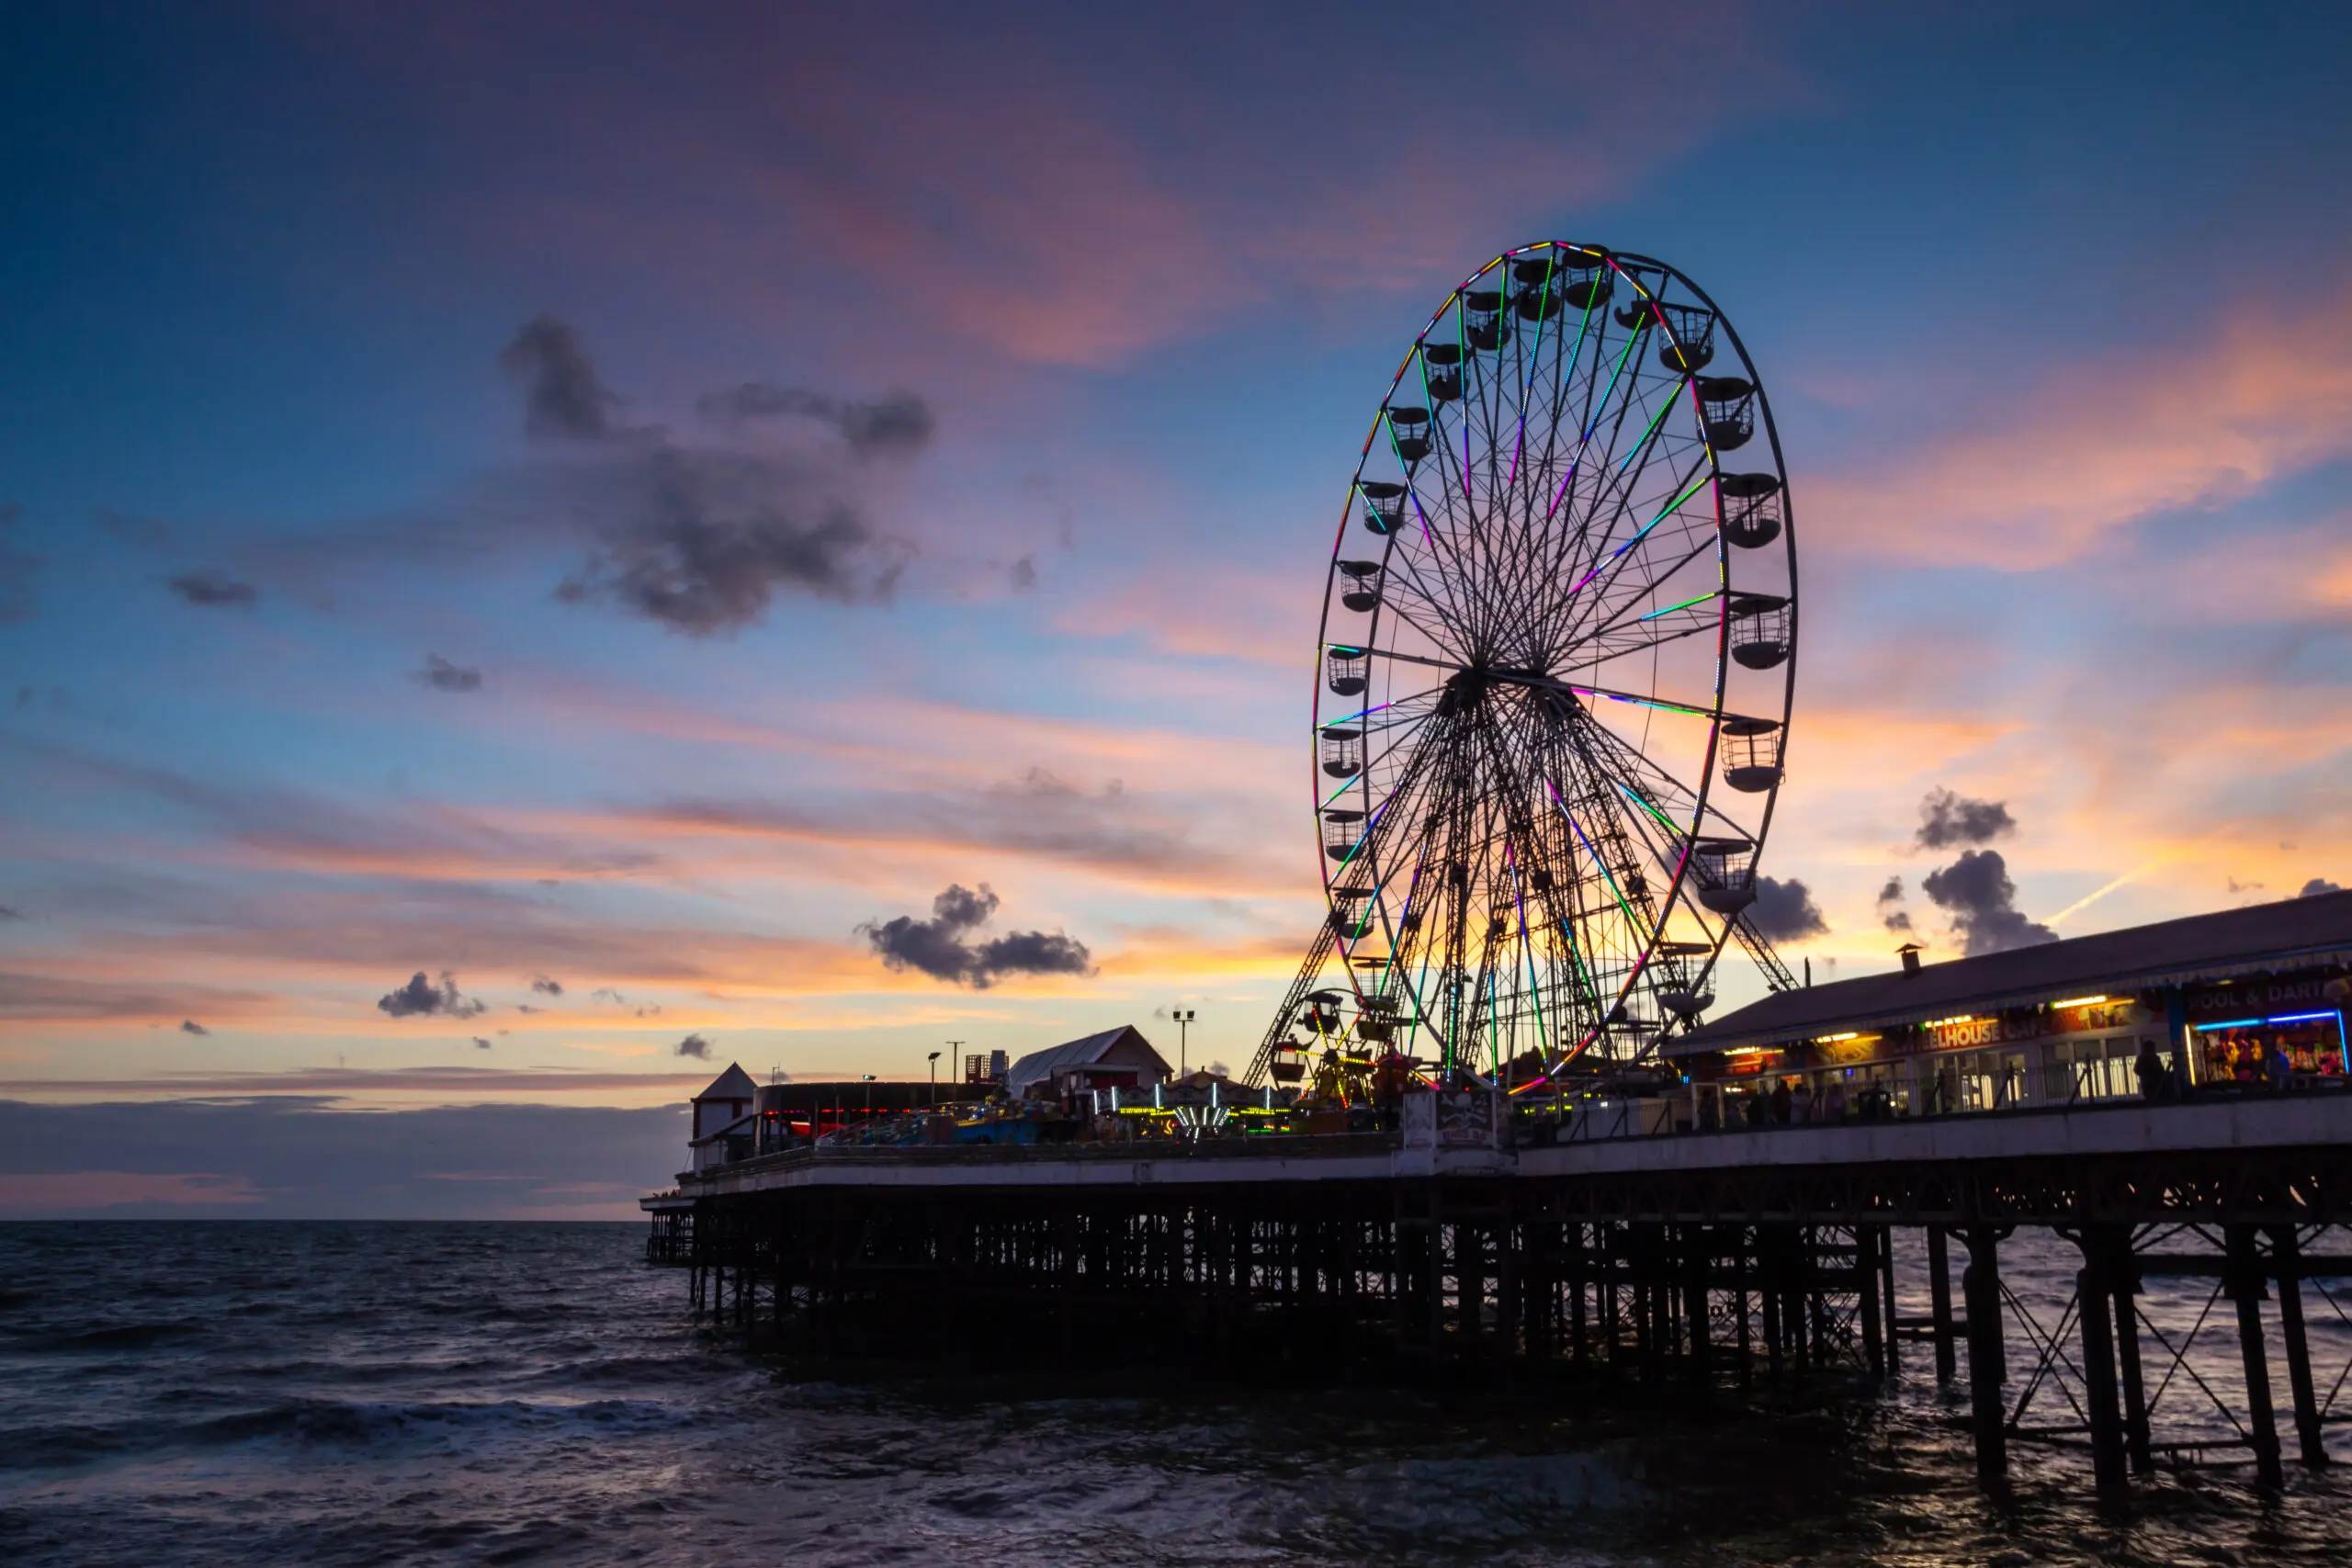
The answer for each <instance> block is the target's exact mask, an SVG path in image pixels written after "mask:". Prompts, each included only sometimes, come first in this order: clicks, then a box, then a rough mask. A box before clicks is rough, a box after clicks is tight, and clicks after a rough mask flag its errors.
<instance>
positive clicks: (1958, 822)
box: [1912, 789, 2018, 850]
mask: <svg viewBox="0 0 2352 1568" xmlns="http://www.w3.org/2000/svg"><path fill="white" fill-rule="evenodd" d="M2017 826H2018V825H2017V821H2016V819H2015V818H2012V817H2010V815H2009V807H2008V803H2007V801H2002V800H1972V799H1970V798H1969V797H1968V796H1967V795H1955V794H1953V793H1952V792H1951V790H1948V789H1931V790H1929V791H1928V797H1927V798H1926V799H1925V800H1923V801H1921V802H1920V803H1919V830H1918V832H1917V833H1916V834H1915V835H1913V837H1912V842H1913V843H1915V844H1917V846H1918V847H1919V848H1921V849H1923V850H1950V849H1957V848H1960V847H1962V846H1963V845H1973V844H1989V843H1991V842H1992V841H1993V840H1996V839H1997V838H2000V837H2001V836H2002V835H2004V834H2006V833H2014V832H2016V831H2017Z"/></svg>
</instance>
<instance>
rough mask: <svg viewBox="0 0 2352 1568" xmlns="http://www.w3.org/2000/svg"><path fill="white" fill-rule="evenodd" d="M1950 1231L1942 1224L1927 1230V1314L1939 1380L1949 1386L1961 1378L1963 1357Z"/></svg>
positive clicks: (1930, 1226) (1937, 1378) (1931, 1226)
mask: <svg viewBox="0 0 2352 1568" xmlns="http://www.w3.org/2000/svg"><path fill="white" fill-rule="evenodd" d="M1928 1318H1929V1328H1930V1331H1931V1332H1932V1333H1933V1334H1934V1336H1935V1342H1936V1381H1937V1382H1939V1383H1949V1382H1951V1381H1952V1379H1953V1378H1955V1377H1958V1376H1959V1375H1960V1357H1959V1354H1958V1352H1957V1350H1956V1348H1955V1345H1956V1342H1957V1340H1958V1337H1959V1336H1958V1333H1957V1331H1956V1330H1955V1329H1954V1328H1953V1325H1952V1316H1951V1231H1950V1230H1949V1229H1947V1228H1946V1227H1945V1226H1943V1225H1929V1226H1928Z"/></svg>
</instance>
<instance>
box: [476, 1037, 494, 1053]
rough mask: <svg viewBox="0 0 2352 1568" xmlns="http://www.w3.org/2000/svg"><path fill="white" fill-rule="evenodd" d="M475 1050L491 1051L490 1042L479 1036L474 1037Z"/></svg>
mask: <svg viewBox="0 0 2352 1568" xmlns="http://www.w3.org/2000/svg"><path fill="white" fill-rule="evenodd" d="M474 1049H475V1050H477V1051H487V1050H489V1049H490V1042H489V1041H487V1040H484V1039H483V1038H482V1037H481V1035H479V1034H477V1035H475V1036H474Z"/></svg>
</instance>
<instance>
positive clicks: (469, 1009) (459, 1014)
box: [376, 969, 490, 1018]
mask: <svg viewBox="0 0 2352 1568" xmlns="http://www.w3.org/2000/svg"><path fill="white" fill-rule="evenodd" d="M376 1006H377V1008H378V1010H380V1011H382V1012H384V1013H385V1014H387V1015H389V1016H390V1017H392V1018H429V1017H432V1016H434V1015H435V1014H438V1015H439V1016H441V1017H443V1018H478V1017H480V1016H481V1014H483V1013H486V1012H488V1011H489V1010H490V1004H489V1003H488V1002H482V1001H476V1000H475V999H473V998H470V997H467V996H462V995H460V994H459V993H458V977H457V976H455V975H452V974H450V973H449V972H448V971H447V969H444V970H443V971H441V984H440V985H438V986H435V985H434V984H433V982H432V981H430V980H428V979H426V978H425V977H424V970H422V969H420V970H418V971H417V972H416V973H415V974H414V975H413V976H410V977H409V982H408V984H407V985H405V986H402V987H401V988H400V989H399V990H397V991H394V992H392V993H391V994H390V995H389V996H384V997H379V998H377V999H376Z"/></svg>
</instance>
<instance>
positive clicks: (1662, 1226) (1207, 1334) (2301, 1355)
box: [648, 1094, 2352, 1488]
mask: <svg viewBox="0 0 2352 1568" xmlns="http://www.w3.org/2000/svg"><path fill="white" fill-rule="evenodd" d="M1436 1131H1437V1133H1438V1134H1439V1135H1437V1136H1435V1137H1431V1138H1429V1139H1427V1140H1426V1141H1422V1142H1420V1143H1419V1145H1416V1143H1415V1141H1414V1139H1413V1136H1412V1134H1410V1133H1397V1134H1358V1135H1353V1136H1337V1137H1317V1138H1307V1137H1301V1138H1265V1139H1250V1140H1247V1141H1239V1140H1236V1141H1231V1142H1227V1143H1217V1142H1201V1143H1196V1144H1192V1145H1174V1146H1165V1147H1159V1148H1151V1149H1148V1150H1143V1149H1138V1148H1136V1147H1134V1146H1125V1147H1123V1146H1120V1145H1069V1146H1060V1147H1056V1146H1050V1145H1047V1146H1032V1147H982V1148H921V1147H916V1148H869V1149H857V1148H842V1149H831V1148H806V1149H798V1150H794V1151H791V1152H787V1153H784V1154H779V1155H775V1156H766V1157H763V1158H759V1159H753V1160H750V1161H744V1162H740V1163H738V1164H736V1165H734V1166H730V1167H727V1168H721V1169H719V1170H716V1171H712V1172H709V1173H707V1174H706V1175H705V1176H703V1177H702V1178H701V1179H696V1180H693V1181H690V1182H687V1183H684V1184H682V1186H681V1188H680V1190H678V1191H677V1192H676V1193H674V1194H664V1195H662V1196H661V1197H659V1198H656V1199H651V1200H649V1201H648V1205H649V1207H650V1208H651V1209H652V1211H653V1213H655V1215H656V1223H657V1231H656V1236H655V1255H656V1256H657V1257H658V1258H661V1259H662V1260H663V1261H669V1262H674V1263H678V1264H681V1265H684V1267H686V1268H687V1269H689V1270H690V1271H691V1278H692V1281H693V1283H692V1287H691V1289H692V1293H693V1300H694V1303H695V1307H696V1310H698V1311H700V1312H703V1313H707V1314H711V1315H712V1316H713V1317H715V1318H717V1319H718V1320H720V1321H722V1322H725V1323H728V1324H731V1325H735V1326H737V1327H740V1328H743V1329H751V1328H754V1327H759V1328H762V1329H763V1330H766V1331H768V1332H772V1333H784V1332H791V1333H793V1334H795V1335H796V1336H797V1339H798V1342H799V1343H801V1344H803V1345H805V1346H806V1347H807V1348H809V1349H811V1350H814V1351H816V1352H818V1353H820V1354H828V1355H837V1356H859V1355H865V1356H888V1357H894V1358H906V1357H910V1356H911V1357H916V1358H921V1357H925V1356H936V1357H941V1358H956V1359H968V1358H971V1357H973V1356H976V1355H978V1356H985V1355H987V1354H988V1353H989V1349H990V1348H991V1347H994V1348H998V1349H999V1350H1000V1351H1002V1350H1003V1349H1004V1348H1008V1347H1018V1351H1017V1355H1018V1357H1019V1358H1020V1359H1023V1360H1025V1361H1030V1362H1042V1363H1044V1364H1045V1365H1048V1366H1050V1365H1052V1364H1055V1363H1057V1362H1060V1361H1064V1360H1085V1361H1089V1362H1100V1361H1102V1360H1103V1359H1106V1358H1109V1359H1119V1358H1126V1359H1159V1360H1169V1359H1187V1358H1193V1359H1202V1360H1215V1359H1217V1358H1220V1357H1225V1358H1231V1357H1238V1356H1246V1357H1249V1358H1250V1362H1251V1364H1252V1365H1254V1366H1257V1367H1260V1368H1261V1369H1264V1371H1265V1373H1266V1375H1269V1376H1273V1377H1285V1378H1295V1379H1311V1380H1343V1379H1348V1378H1379V1377H1396V1376H1399V1375H1405V1376H1426V1377H1430V1378H1435V1379H1439V1380H1442V1381H1443V1382H1448V1383H1453V1384H1467V1385H1474V1386H1475V1385H1487V1386H1499V1385H1509V1386H1514V1387H1521V1388H1526V1387H1531V1386H1538V1385H1541V1384H1542V1383H1544V1382H1545V1381H1546V1380H1556V1381H1559V1382H1563V1383H1566V1382H1574V1381H1577V1380H1600V1381H1601V1382H1616V1383H1634V1384H1676V1385H1680V1386H1684V1387H1691V1386H1702V1387H1704V1386H1713V1385H1716V1384H1724V1385H1748V1384H1752V1383H1754V1382H1757V1381H1758V1380H1783V1381H1785V1380H1788V1379H1791V1378H1797V1377H1804V1376H1808V1375H1818V1374H1822V1373H1844V1374H1848V1375H1853V1376H1860V1377H1862V1378H1866V1379H1888V1378H1893V1377H1894V1376H1896V1375H1898V1373H1899V1372H1900V1371H1903V1366H1902V1363H1903V1359H1904V1355H1905V1349H1906V1348H1914V1347H1916V1348H1917V1350H1916V1351H1915V1353H1916V1354H1921V1355H1922V1356H1923V1360H1922V1365H1921V1367H1920V1369H1919V1371H1920V1372H1921V1373H1922V1374H1923V1375H1933V1376H1936V1377H1938V1378H1939V1379H1942V1380H1945V1381H1947V1382H1949V1381H1951V1380H1954V1379H1958V1378H1962V1377H1963V1376H1964V1378H1965V1380H1966V1385H1967V1387H1968V1389H1969V1390H1970V1394H1971V1400H1970V1412H1971V1425H1972V1427H1973V1433H1974V1438H1975V1443H1976V1452H1977V1459H1978V1464H1979V1468H1980V1471H1981V1472H1982V1473H1983V1474H1984V1475H1985V1478H1986V1479H1987V1480H1988V1481H1995V1482H1997V1481H1998V1480H1999V1479H2000V1478H2001V1477H2002V1476H2003V1475H2004V1474H2005V1473H2006V1471H2007V1453H2008V1450H2009V1448H2010V1446H2011V1445H2013V1444H2017V1443H2025V1442H2036V1443H2046V1444H2055V1445H2061V1446H2069V1447H2075V1448H2079V1449H2081V1450H2085V1451H2086V1452H2087V1454H2088V1456H2089V1458H2090V1461H2091V1464H2092V1467H2093V1469H2094V1472H2095V1474H2096V1477H2097V1479H2098V1483H2099V1484H2100V1485H2102V1486H2104V1487H2109V1488H2114V1487H2120V1486H2124V1485H2126V1484H2128V1482H2129V1477H2130V1476H2131V1474H2132V1473H2134V1472H2146V1471H2148V1470H2149V1469H2151V1468H2153V1467H2154V1465H2156V1464H2158V1463H2170V1464H2188V1463H2200V1462H2213V1461H2242V1462H2250V1463H2251V1464H2252V1465H2253V1466H2254V1467H2255V1469H2256V1472H2257V1473H2258V1475H2259V1476H2260V1477H2261V1478H2262V1479H2263V1480H2264V1481H2265V1482H2267V1483H2274V1484H2275V1483H2278V1482H2279V1481H2280V1480H2281V1479H2282V1477H2283V1468H2282V1467H2283V1465H2284V1463H2285V1461H2286V1458H2287V1456H2288V1454H2289V1453H2290V1452H2291V1454H2292V1456H2293V1457H2294V1458H2295V1459H2296V1460H2297V1461H2300V1462H2302V1463H2305V1464H2314V1465H2316V1464H2323V1463H2325V1462H2326V1461H2327V1457H2328V1456H2327V1450H2326V1445H2325V1442H2324V1430H2325V1428H2326V1427H2328V1426H2330V1425H2333V1424H2336V1423H2339V1422H2341V1421H2343V1420H2344V1419H2346V1415H2347V1414H2352V1406H2347V1405H2346V1403H2345V1402H2344V1401H2343V1400H2342V1398H2341V1392H2340V1391H2341V1390H2342V1388H2343V1386H2344V1385H2345V1382H2346V1377H2345V1373H2344V1371H2342V1370H2340V1369H2335V1368H2332V1367H2322V1366H2315V1365H2314V1364H2313V1360H2312V1352H2311V1348H2310V1343H2309V1337H2308V1336H2307V1334H2306V1332H2305V1327H2304V1319H2305V1313H2306V1310H2307V1303H2306V1299H2305V1298H2306V1295H2307V1294H2309V1295H2311V1296H2312V1297H2314V1298H2316V1299H2315V1301H2314V1302H2313V1303H2310V1304H2312V1305H2314V1306H2316V1307H2317V1310H2321V1311H2324V1312H2333V1311H2334V1310H2335V1301H2336V1298H2335V1297H2333V1296H2329V1295H2328V1294H2327V1293H2326V1291H2325V1287H2324V1285H2319V1286H2314V1285H2313V1283H2312V1282H2313V1281H2315V1280H2324V1279H2326V1278H2329V1277H2342V1276H2352V1245H2347V1244H2346V1237H2345V1234H2344V1228H2345V1227H2346V1225H2347V1224H2352V1095H2336V1094H2329V1095H2311V1096H2305V1097H2293V1098H2288V1099H2284V1100H2256V1099H2246V1100H2228V1101H2215V1102H2211V1103H2198V1104H2184V1105H2164V1106H2144V1107H2143V1106H2139V1105H2134V1104H2128V1103H2127V1104H2107V1105H2093V1106H2088V1107H2083V1108H2076V1109H2070V1110H2049V1111H2017V1112H2014V1113H1993V1114H1986V1115H1975V1116H1964V1115H1963V1116H1953V1117H1951V1118H1945V1119H1935V1118H1930V1119H1924V1120H1919V1121H1915V1122H1891V1123H1882V1124H1876V1125H1860V1126H1836V1127H1791V1128H1775V1129H1771V1130H1769V1131H1756V1132H1729V1133H1720V1134H1705V1135H1701V1134H1679V1135H1678V1134H1657V1135H1651V1136H1646V1137H1623V1138H1601V1139H1596V1140H1593V1141H1590V1142H1588V1143H1581V1144H1575V1145H1566V1146H1559V1147H1552V1148H1532V1149H1507V1148H1502V1147H1498V1146H1494V1145H1487V1146H1461V1145H1458V1144H1456V1145H1448V1143H1447V1142H1446V1140H1445V1138H1444V1136H1443V1133H1444V1129H1442V1128H1439V1129H1437V1130H1436ZM2027 1228H2039V1229H2042V1230H2046V1231H2048V1232H2050V1233H2052V1234H2054V1235H2058V1236H2061V1237H2063V1238H2064V1239H2065V1240H2066V1241H2068V1242H2069V1243H2071V1244H2072V1245H2073V1246H2074V1247H2076V1248H2077V1249H2078V1251H2079V1255H2080V1258H2081V1267H2080V1270H2079V1273H2078V1274H2077V1276H2076V1289H2075V1295H2074V1298H2073V1300H2072V1301H2071V1302H2069V1303H2066V1305H2065V1306H2064V1309H2063V1311H2062V1312H2061V1313H2060V1314H2059V1315H2058V1317H2057V1319H2056V1320H2055V1321H2044V1320H2042V1319H2041V1318H2040V1317H2037V1316H2036V1315H2035V1314H2031V1313H2029V1312H2027V1311H2026V1310H2025V1308H2024V1307H2023V1306H2022V1304H2021V1303H2018V1301H2017V1299H2016V1297H2015V1296H2014V1295H2013V1294H2011V1293H2010V1292H2007V1290H2006V1289H2005V1287H2004V1285H2003V1282H2002V1272H2001V1270H2002V1254H2003V1246H2004V1243H2005V1242H2007V1241H2008V1240H2009V1238H2010V1237H2012V1236H2013V1235H2016V1234H2017V1233H2018V1231H2020V1230H2022V1229H2027ZM1898 1249H1914V1256H1915V1257H1923V1258H1925V1260H1926V1265H1927V1269H1928V1279H1929V1284H1930V1290H1931V1293H1932V1302H1933V1305H1932V1309H1931V1310H1930V1311H1929V1312H1928V1313H1927V1314H1911V1315H1905V1314H1903V1313H1901V1312H1900V1311H1899V1310H1898V1308H1897V1304H1896V1296H1895V1290H1894V1262H1895V1257H1896V1253H1897V1250H1898ZM2163 1290H2190V1291H2197V1292H2205V1293H2208V1294H2209V1295H2210V1296H2211V1299H2212V1301H2213V1302H2216V1303H2225V1305H2223V1306H2222V1309H2221V1310H2220V1311H2218V1312H2216V1313H2212V1314H2209V1323H2210V1326H2208V1327H2207V1328H2205V1329H2203V1330H2201V1331H2200V1332H2203V1333H2207V1334H2218V1333H2227V1334H2232V1335H2234V1336H2235V1337H2236V1339H2237V1341H2238V1348H2239V1354H2240V1356H2241V1358H2242V1359H2243V1364H2244V1366H2245V1386H2246V1393H2247V1397H2246V1398H2245V1401H2244V1407H2243V1408H2238V1409H2226V1410H2224V1411H2222V1415H2223V1416H2226V1418H2227V1420H2228V1421H2229V1423H2230V1424H2232V1425H2233V1427H2234V1429H2235V1432H2236V1434H2237V1435H2236V1436H2233V1437H2232V1438H2226V1439H2216V1438H2213V1437H2211V1434H2210V1432H2207V1433H2203V1434H2202V1435H2199V1436H2196V1437H2193V1438H2189V1437H2175V1436H2168V1435H2167V1418H2168V1417H2169V1416H2174V1415H2176V1414H2178V1413H2181V1412H2182V1411H2183V1410H2184V1409H2185V1407H2188V1406H2191V1405H2195V1406H2196V1407H2197V1409H2196V1413H2197V1414H2200V1415H2211V1404H2208V1403H2206V1402H2207V1401H2208V1400H2210V1399H2211V1395H2212V1391H2211V1389H2210V1388H2206V1387H2204V1386H2203V1385H2202V1384H2199V1383H2197V1382H2195V1380H2193V1379H2189V1378H2186V1377H2183V1376H2180V1375H2178V1372H2179V1369H2180V1367H2181V1366H2182V1365H2183V1364H2184V1362H2185V1359H2186V1358H2187V1356H2188V1351H2189V1346H2188V1345H2187V1344H2185V1343H2179V1342H2177V1341H2170V1342H2168V1341H2163V1340H2161V1339H2160V1338H2158V1337H2154V1336H2153V1335H2152V1333H2151V1331H2150V1330H2149V1328H2148V1327H2147V1326H2146V1325H2145V1324H2144V1319H2143V1314H2142V1313H2141V1311H2140V1309H2139V1303H2140V1301H2141V1300H2142V1298H2143V1296H2144V1294H2145V1293H2146V1292H2151V1291H2163ZM2319 1303H2324V1304H2319ZM2274 1364H2279V1365H2283V1367H2284V1370H2285V1372H2286V1379H2287V1384H2288V1388H2289V1391H2290V1400H2289V1408H2288V1410H2287V1411H2286V1412H2285V1421H2284V1428H2283V1429H2284V1431H2285V1432H2286V1434H2287V1436H2286V1437H2285V1438H2282V1435H2281V1434H2282V1422H2281V1416H2280V1413H2279V1412H2278V1411H2277V1410H2276V1409H2274V1408H2273V1404H2272V1402H2271V1399H2270V1389H2271V1377H2270V1371H2269V1369H2270V1367H2271V1366H2272V1365H2274ZM1963 1368H1964V1371H1963Z"/></svg>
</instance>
